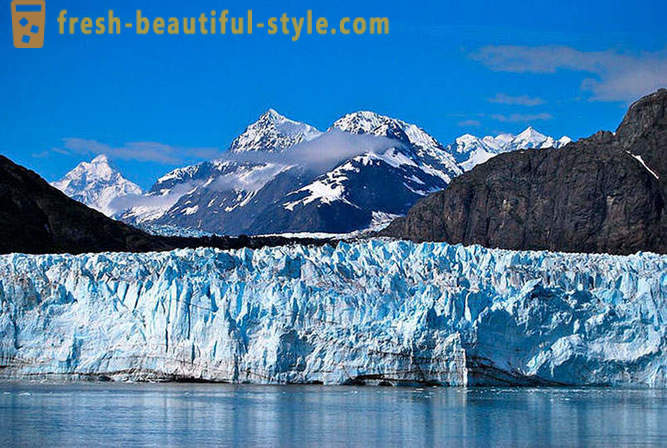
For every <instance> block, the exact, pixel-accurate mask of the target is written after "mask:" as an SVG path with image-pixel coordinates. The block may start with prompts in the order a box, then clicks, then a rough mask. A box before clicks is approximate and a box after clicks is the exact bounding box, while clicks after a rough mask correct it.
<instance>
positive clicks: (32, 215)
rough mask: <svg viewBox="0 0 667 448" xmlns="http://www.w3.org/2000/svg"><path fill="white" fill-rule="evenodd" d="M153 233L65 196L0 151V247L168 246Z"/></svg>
mask: <svg viewBox="0 0 667 448" xmlns="http://www.w3.org/2000/svg"><path fill="white" fill-rule="evenodd" d="M167 248H169V246H168V245H167V244H164V243H163V242H161V241H160V240H159V239H158V238H155V237H153V236H151V235H148V234H146V233H144V232H141V231H139V230H137V229H134V228H132V227H130V226H128V225H125V224H123V223H120V222H117V221H114V220H112V219H110V218H108V217H106V216H104V215H103V214H102V213H99V212H97V211H95V210H92V209H90V208H88V207H86V206H85V205H83V204H81V203H79V202H77V201H74V200H72V199H70V198H69V197H67V196H66V195H65V194H64V193H62V192H61V191H59V190H57V189H56V188H54V187H52V186H51V185H49V184H48V183H47V182H46V181H45V180H43V179H42V178H41V177H39V176H38V175H37V174H36V173H34V172H32V171H30V170H27V169H25V168H23V167H21V166H19V165H16V164H14V163H13V162H12V161H10V160H9V159H7V158H6V157H3V156H0V253H8V252H24V253H50V252H71V253H81V252H99V251H107V250H108V251H125V250H139V251H141V250H155V249H167Z"/></svg>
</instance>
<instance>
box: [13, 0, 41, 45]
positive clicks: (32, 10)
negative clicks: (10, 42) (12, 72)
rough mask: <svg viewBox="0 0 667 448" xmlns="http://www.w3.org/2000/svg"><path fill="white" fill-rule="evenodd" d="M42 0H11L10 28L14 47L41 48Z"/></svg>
mask: <svg viewBox="0 0 667 448" xmlns="http://www.w3.org/2000/svg"><path fill="white" fill-rule="evenodd" d="M45 17H46V5H45V4H44V0H13V1H12V29H13V30H14V46H15V47H16V48H42V47H43V46H44V22H45V21H46V20H45Z"/></svg>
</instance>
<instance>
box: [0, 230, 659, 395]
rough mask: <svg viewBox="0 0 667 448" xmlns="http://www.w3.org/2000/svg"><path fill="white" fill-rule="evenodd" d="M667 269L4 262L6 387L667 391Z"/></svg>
mask: <svg viewBox="0 0 667 448" xmlns="http://www.w3.org/2000/svg"><path fill="white" fill-rule="evenodd" d="M666 272H667V257H665V256H659V255H654V254H650V253H640V254H636V255H632V256H609V255H597V254H590V255H586V254H562V253H549V252H538V251H530V252H514V251H506V250H497V249H485V248H482V247H480V246H471V247H462V246H451V245H448V244H445V243H426V244H412V243H408V242H401V241H393V242H388V241H382V240H369V241H364V242H357V243H353V244H346V243H340V244H339V245H338V246H337V247H336V248H334V247H331V246H323V247H304V246H289V247H276V248H264V249H259V250H254V251H253V250H249V249H242V250H238V251H218V250H215V249H197V250H177V251H173V252H161V253H148V254H131V253H130V254H128V253H122V254H120V253H118V254H114V253H106V254H96V255H81V256H71V255H40V256H29V255H20V254H13V255H4V256H0V278H2V279H3V281H2V283H0V303H2V306H1V307H0V365H1V366H2V368H1V369H0V376H1V377H2V378H4V379H22V378H30V379H38V378H46V379H61V378H72V377H73V378H87V379H90V378H92V379H96V378H97V379H113V380H156V379H171V380H179V379H187V380H200V379H203V380H213V381H226V382H234V383H243V382H250V383H313V382H321V383H324V384H359V383H361V384H363V383H371V384H377V383H382V384H393V385H401V384H403V385H405V384H428V385H501V386H508V385H576V386H583V385H605V386H607V385H611V386H630V387H636V386H648V387H656V388H664V387H665V386H667V356H665V350H666V349H667V342H666V341H667V334H666V330H667V325H665V320H664V316H665V314H666V313H667V307H666V306H667V301H665V291H664V288H665V286H664V285H665V281H666V280H667V278H666V274H665V273H666Z"/></svg>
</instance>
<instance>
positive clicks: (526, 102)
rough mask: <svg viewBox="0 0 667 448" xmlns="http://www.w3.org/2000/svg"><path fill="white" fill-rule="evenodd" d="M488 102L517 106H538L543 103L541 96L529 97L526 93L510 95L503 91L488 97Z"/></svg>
mask: <svg viewBox="0 0 667 448" xmlns="http://www.w3.org/2000/svg"><path fill="white" fill-rule="evenodd" d="M489 103H496V104H512V105H517V106H538V105H540V104H544V100H543V99H542V98H536V97H531V96H528V95H520V96H511V95H506V94H504V93H498V94H496V96H494V97H493V98H489Z"/></svg>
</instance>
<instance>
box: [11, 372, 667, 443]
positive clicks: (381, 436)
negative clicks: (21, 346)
mask: <svg viewBox="0 0 667 448" xmlns="http://www.w3.org/2000/svg"><path fill="white" fill-rule="evenodd" d="M665 443H667V392H665V391H662V390H611V389H462V388H423V389H422V388H382V387H322V386H248V385H242V386H234V385H193V384H156V385H150V384H109V383H101V384H100V383H98V384H67V385H45V384H0V446H2V447H5V446H39V447H47V446H100V445H102V446H185V445H188V446H197V447H198V446H203V445H216V446H240V447H253V446H258V447H259V446H261V447H272V446H284V447H295V446H296V447H298V446H316V447H329V446H362V447H373V446H409V447H418V446H428V447H433V446H470V447H475V446H493V445H496V446H512V447H519V446H536V447H546V446H606V447H620V446H642V445H654V446H660V445H662V446H665Z"/></svg>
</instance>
